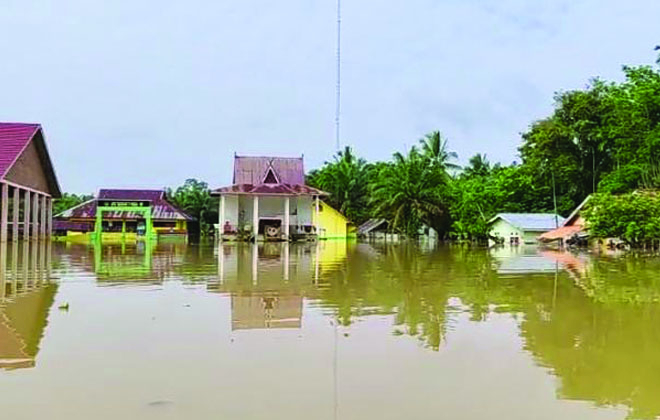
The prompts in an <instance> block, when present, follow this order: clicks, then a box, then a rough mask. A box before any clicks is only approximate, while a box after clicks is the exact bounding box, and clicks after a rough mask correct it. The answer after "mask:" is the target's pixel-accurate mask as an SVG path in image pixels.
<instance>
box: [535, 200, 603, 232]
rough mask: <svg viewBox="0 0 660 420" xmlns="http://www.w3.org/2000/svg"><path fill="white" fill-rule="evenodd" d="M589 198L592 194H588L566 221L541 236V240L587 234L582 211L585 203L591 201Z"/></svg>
mask: <svg viewBox="0 0 660 420" xmlns="http://www.w3.org/2000/svg"><path fill="white" fill-rule="evenodd" d="M589 199H591V196H590V195H589V196H587V198H585V199H584V201H582V203H580V205H579V206H577V207H576V208H575V210H573V213H571V215H570V216H568V217H567V218H566V220H564V223H562V224H561V225H560V226H559V227H558V228H557V229H552V230H551V231H549V232H545V233H544V234H542V235H541V236H539V240H540V241H541V242H552V241H556V240H559V239H568V238H571V237H573V236H575V235H578V236H579V235H585V230H586V229H585V226H584V220H583V219H582V218H581V216H580V212H581V211H582V208H583V207H584V206H585V204H587V202H589Z"/></svg>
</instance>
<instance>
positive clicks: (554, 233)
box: [539, 225, 584, 242]
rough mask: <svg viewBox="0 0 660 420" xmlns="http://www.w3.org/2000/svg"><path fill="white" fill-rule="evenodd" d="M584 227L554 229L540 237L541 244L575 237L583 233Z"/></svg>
mask: <svg viewBox="0 0 660 420" xmlns="http://www.w3.org/2000/svg"><path fill="white" fill-rule="evenodd" d="M583 229H584V227H583V226H580V225H570V226H561V227H558V228H557V229H552V230H550V231H548V232H545V233H543V234H542V235H541V236H539V241H541V242H552V241H556V240H558V239H566V238H571V237H573V236H575V235H579V234H580V233H582V231H583Z"/></svg>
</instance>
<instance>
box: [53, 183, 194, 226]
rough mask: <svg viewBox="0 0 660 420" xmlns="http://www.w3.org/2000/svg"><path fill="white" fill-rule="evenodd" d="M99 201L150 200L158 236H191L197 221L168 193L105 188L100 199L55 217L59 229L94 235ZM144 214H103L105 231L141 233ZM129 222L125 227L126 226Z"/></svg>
mask: <svg viewBox="0 0 660 420" xmlns="http://www.w3.org/2000/svg"><path fill="white" fill-rule="evenodd" d="M99 200H118V201H148V202H150V205H151V217H152V218H153V226H154V230H155V231H156V232H157V233H158V234H179V235H186V234H187V233H188V222H191V221H193V220H194V218H193V217H191V216H190V215H188V214H187V213H186V212H184V211H183V210H181V209H179V208H178V207H176V206H175V205H174V204H172V203H171V202H170V201H169V200H168V198H167V194H166V193H165V191H164V190H131V189H126V190H125V189H102V190H100V191H99V193H98V196H97V197H96V198H94V199H92V200H89V201H86V202H84V203H82V204H79V205H77V206H75V207H72V208H70V209H68V210H65V211H64V212H62V213H60V214H58V215H56V216H55V229H56V230H57V231H59V232H60V233H62V232H64V231H82V232H91V231H93V230H94V223H95V221H96V206H97V203H98V201H99ZM141 220H142V214H141V213H138V212H127V211H114V212H105V213H103V225H104V226H103V230H104V231H105V232H108V231H110V232H112V231H115V230H116V231H121V230H122V229H126V231H127V232H134V231H136V230H137V226H138V223H140V222H141ZM124 223H125V226H123V225H124Z"/></svg>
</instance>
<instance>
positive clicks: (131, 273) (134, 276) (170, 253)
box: [54, 241, 187, 284]
mask: <svg viewBox="0 0 660 420" xmlns="http://www.w3.org/2000/svg"><path fill="white" fill-rule="evenodd" d="M54 246H55V252H56V253H57V254H58V255H59V257H60V258H65V259H66V260H67V263H68V265H69V266H71V267H76V268H79V269H83V270H87V271H89V272H90V273H94V274H95V276H96V280H97V281H98V282H99V283H100V284H115V283H133V284H159V283H162V282H163V281H164V280H166V279H167V278H169V277H171V276H173V275H174V272H175V267H176V266H177V265H180V264H181V263H182V261H183V260H184V258H185V253H186V252H187V246H186V244H185V243H182V242H181V243H179V242H171V243H167V242H166V243H160V242H154V241H144V242H131V241H123V242H117V243H107V244H100V243H96V244H93V245H87V244H76V243H70V242H67V243H55V244H54Z"/></svg>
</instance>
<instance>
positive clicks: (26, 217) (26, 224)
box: [23, 191, 32, 241]
mask: <svg viewBox="0 0 660 420" xmlns="http://www.w3.org/2000/svg"><path fill="white" fill-rule="evenodd" d="M31 195H32V193H31V192H30V191H25V194H24V195H23V240H24V241H27V240H29V239H30V212H31V211H32V208H31V206H30V196H31Z"/></svg>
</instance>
